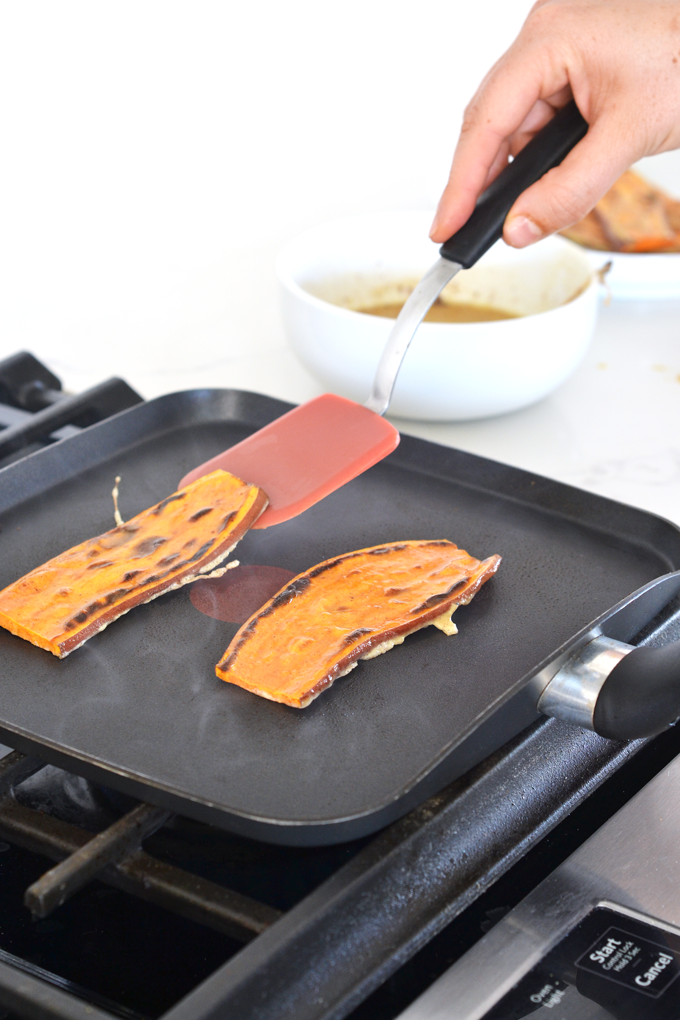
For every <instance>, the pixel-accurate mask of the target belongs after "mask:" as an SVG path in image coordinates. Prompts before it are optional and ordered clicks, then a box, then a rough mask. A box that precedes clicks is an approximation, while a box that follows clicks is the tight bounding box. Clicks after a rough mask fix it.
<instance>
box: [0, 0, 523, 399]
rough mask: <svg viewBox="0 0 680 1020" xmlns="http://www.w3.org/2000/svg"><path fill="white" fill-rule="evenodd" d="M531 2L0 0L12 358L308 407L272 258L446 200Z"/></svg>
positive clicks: (4, 343)
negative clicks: (462, 138) (319, 231)
mask: <svg viewBox="0 0 680 1020" xmlns="http://www.w3.org/2000/svg"><path fill="white" fill-rule="evenodd" d="M529 6H530V5H529V3H528V2H527V0H503V2H479V0H478V2H476V3H474V2H473V3H470V2H462V0H418V2H416V0H343V2H342V3H335V2H334V3H330V2H328V0H286V2H285V3H283V2H280V0H278V2H274V0H260V2H252V0H251V2H247V0H239V2H235V0H221V2H214V0H207V2H205V0H204V2H201V0H198V2H196V0H194V2H188V0H186V2H182V3H178V2H172V0H170V2H168V0H162V2H157V0H116V2H113V0H108V2H101V0H86V2H73V0H59V2H58V3H54V2H53V0H50V2H35V0H7V2H5V3H3V4H2V5H0V144H1V146H2V158H1V159H0V210H1V212H0V357H3V356H5V355H7V354H9V353H11V352H13V351H15V350H17V349H20V348H29V349H30V350H32V351H33V352H34V353H35V354H36V355H37V356H38V357H42V358H45V359H46V360H47V361H48V362H49V363H50V365H51V366H53V367H54V369H55V370H56V371H57V374H61V375H62V377H63V379H64V382H65V384H66V385H68V386H70V387H72V388H74V389H76V388H81V387H82V386H84V385H88V384H90V383H94V382H98V381H101V378H102V374H106V373H107V371H108V373H109V374H121V375H123V376H125V377H126V378H127V379H128V381H129V382H130V383H131V384H132V385H134V386H137V387H138V388H139V389H140V391H141V392H142V393H143V395H144V396H146V397H151V396H154V395H155V394H157V393H160V392H164V391H167V390H169V389H174V388H186V387H188V386H192V385H199V384H206V383H210V382H212V384H213V385H218V386H229V385H235V386H250V387H254V388H257V389H260V390H264V391H266V392H269V393H272V394H274V395H279V396H286V397H288V398H289V399H302V398H304V397H306V396H307V395H308V390H309V386H310V380H309V378H308V377H307V375H306V373H305V372H304V370H302V369H300V377H299V380H298V381H297V385H296V383H295V380H294V379H293V378H291V377H290V372H288V373H287V376H288V379H287V382H286V383H285V385H284V384H282V383H281V382H280V381H279V379H277V375H278V369H277V366H279V367H280V365H281V364H282V359H283V360H284V361H285V359H286V355H285V354H284V353H283V352H284V349H285V341H284V338H283V333H282V330H281V326H280V324H279V320H278V308H277V301H276V285H275V281H274V275H273V262H274V258H275V255H276V252H277V250H278V249H279V248H280V247H281V245H282V244H283V243H284V242H285V241H286V240H287V239H288V238H289V237H291V236H293V235H294V234H296V233H298V232H299V231H300V230H302V229H304V228H305V227H307V226H309V225H312V224H315V223H320V222H323V221H324V220H326V219H329V218H331V217H333V216H336V215H338V214H342V213H346V212H357V211H362V210H370V209H409V208H433V207H434V205H435V204H436V201H437V199H438V196H439V194H440V192H441V189H442V187H443V185H444V183H445V180H446V176H447V172H448V167H449V163H450V158H451V153H452V151H453V146H454V143H455V139H456V136H457V132H458V127H459V124H460V120H461V115H462V111H463V107H464V105H465V102H466V101H467V99H468V98H469V97H470V95H471V94H472V92H473V91H474V89H475V88H476V86H477V84H478V82H479V80H480V79H481V77H482V76H483V74H484V73H485V71H486V70H487V69H488V67H489V65H490V64H491V63H492V61H493V60H495V59H496V58H497V56H499V55H500V53H501V52H502V51H503V50H504V49H505V48H506V47H507V46H508V45H509V43H510V42H511V41H512V39H513V37H514V36H515V34H516V32H517V31H518V30H519V27H520V25H521V23H522V21H523V19H524V17H525V15H526V12H527V11H528V9H529ZM255 350H256V351H257V354H258V356H257V358H256V359H255V361H253V357H252V354H253V352H254V351H255ZM207 370H209V371H207Z"/></svg>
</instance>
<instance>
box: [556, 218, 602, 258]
mask: <svg viewBox="0 0 680 1020" xmlns="http://www.w3.org/2000/svg"><path fill="white" fill-rule="evenodd" d="M560 233H561V234H562V236H563V237H568V238H569V240H570V241H575V242H576V244H581V245H583V247H584V248H595V249H596V251H609V250H610V249H611V245H610V243H609V241H608V240H607V237H606V235H605V232H604V230H603V229H602V224H601V223H600V220H599V219H598V216H597V214H596V212H595V210H594V209H591V210H590V212H589V213H588V215H587V216H584V218H583V219H582V220H579V222H578V223H575V224H574V225H573V227H567V229H566V230H561V231H560Z"/></svg>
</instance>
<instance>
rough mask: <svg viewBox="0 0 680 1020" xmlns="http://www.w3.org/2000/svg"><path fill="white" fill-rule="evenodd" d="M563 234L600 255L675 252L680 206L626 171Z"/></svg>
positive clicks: (679, 241) (636, 175)
mask: <svg viewBox="0 0 680 1020" xmlns="http://www.w3.org/2000/svg"><path fill="white" fill-rule="evenodd" d="M562 234H563V235H564V236H565V237H568V238H569V239H570V240H572V241H576V242H577V244H582V245H584V246H585V247H586V248H595V249H599V250H600V251H622V252H669V251H677V250H678V245H679V243H680V202H677V201H676V200H675V199H673V198H671V197H670V195H667V194H666V193H665V192H664V191H662V190H661V188H657V187H655V186H654V185H653V184H650V183H649V181H646V180H645V179H644V177H641V176H640V175H639V174H637V173H635V171H634V170H626V172H625V173H624V174H622V175H621V176H620V177H619V179H618V180H617V181H616V182H615V183H614V184H613V185H612V187H611V188H610V189H609V191H608V192H607V193H606V195H604V196H603V197H602V198H601V199H600V201H599V202H598V203H597V205H596V206H595V208H594V209H592V210H591V211H590V212H589V213H588V215H587V216H585V217H584V219H582V220H580V221H579V222H578V223H575V224H574V225H573V226H572V227H568V228H567V229H566V230H563V231H562Z"/></svg>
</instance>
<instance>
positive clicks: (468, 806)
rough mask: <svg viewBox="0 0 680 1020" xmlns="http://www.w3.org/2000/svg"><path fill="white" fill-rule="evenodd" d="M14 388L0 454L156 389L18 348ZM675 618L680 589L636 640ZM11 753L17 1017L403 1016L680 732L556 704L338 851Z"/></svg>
mask: <svg viewBox="0 0 680 1020" xmlns="http://www.w3.org/2000/svg"><path fill="white" fill-rule="evenodd" d="M0 401H1V403H0V425H1V426H4V428H3V429H2V430H1V431H0V467H1V466H4V465H5V464H8V463H10V462H12V461H14V460H16V459H17V458H19V457H23V456H26V455H28V454H30V453H31V452H33V451H35V450H36V449H39V448H40V446H41V445H45V444H51V443H53V442H55V441H59V440H60V439H65V438H68V437H69V436H70V435H74V434H75V433H76V431H77V430H79V429H81V428H86V427H88V426H89V425H90V424H92V423H94V422H96V421H100V420H102V419H103V418H105V417H107V416H109V415H111V414H115V413H116V412H118V411H122V410H125V409H126V408H128V407H131V406H133V405H134V404H135V403H138V402H140V401H141V397H139V395H138V394H137V393H135V391H134V390H132V389H131V388H130V387H129V386H127V384H126V383H124V382H122V380H110V381H109V382H108V383H103V384H101V386H98V387H94V388H93V389H92V390H89V391H87V392H86V393H82V394H79V395H77V396H68V395H65V394H63V393H62V391H61V384H60V381H59V379H58V378H57V377H56V376H54V375H53V373H51V372H49V370H48V369H46V368H45V366H43V365H41V364H40V362H38V361H37V360H36V359H34V358H32V357H31V356H30V355H26V354H21V355H17V356H15V357H13V358H10V359H7V360H6V361H5V362H0ZM679 630H680V607H679V606H678V604H677V602H675V603H672V604H671V605H670V606H668V607H667V608H666V610H664V612H663V613H662V614H661V615H660V616H659V617H658V618H657V619H656V620H655V621H654V622H653V623H652V624H651V625H650V626H649V627H648V628H646V630H645V631H644V632H643V633H641V634H640V635H638V637H637V639H636V643H646V644H651V645H655V644H663V643H665V642H666V641H668V640H671V639H675V638H677V636H678V633H679ZM7 752H8V753H7V754H6V755H5V757H4V758H2V760H0V840H2V842H1V843H0V895H1V896H2V903H3V909H2V912H1V913H0V1004H2V1006H3V1007H4V1009H5V1010H7V1012H8V1013H9V1014H11V1015H16V1016H26V1017H40V1018H44V1017H48V1016H49V1017H55V1018H56V1017H63V1018H67V1017H68V1018H71V1017H73V1018H75V1017H76V1016H77V1017H79V1018H80V1017H82V1018H83V1020H85V1017H86V1016H87V1017H89V1018H93V1020H98V1018H102V1020H103V1018H104V1017H110V1016H120V1017H150V1018H155V1017H161V1016H164V1017H168V1018H172V1020H180V1018H181V1020H199V1018H202V1017H205V1018H206V1020H207V1018H208V1017H213V1016H220V1017H222V1016H229V1017H232V1016H233V1017H238V1018H239V1020H250V1018H253V1020H255V1018H257V1020H264V1018H269V1017H271V1018H274V1017H276V1018H277V1020H279V1018H285V1017H290V1018H291V1020H292V1018H295V1020H330V1018H337V1020H340V1018H342V1017H352V1018H354V1020H369V1018H370V1020H382V1018H384V1020H390V1018H393V1017H397V1016H398V1015H399V1014H400V1013H401V1012H402V1011H403V1010H404V1009H405V1008H407V1007H408V1006H409V1005H410V1004H411V1003H413V1002H414V1001H415V1000H416V999H417V998H418V997H419V996H420V995H421V994H422V993H423V992H424V991H425V990H426V989H427V988H428V986H429V985H431V984H432V982H434V981H436V979H437V978H439V977H440V975H441V974H443V973H444V972H445V971H446V970H447V968H449V967H450V966H451V965H452V964H454V963H455V962H456V961H457V960H459V959H461V958H462V957H463V956H464V955H465V954H466V953H467V952H468V951H469V950H470V949H471V948H472V947H474V946H475V945H476V944H477V943H478V942H480V940H481V939H482V938H483V937H484V935H485V934H486V933H487V932H488V931H489V930H490V929H491V928H492V927H494V926H495V925H496V924H498V923H499V922H501V921H502V919H503V918H504V917H505V916H506V915H508V914H509V912H510V911H512V910H513V908H514V907H516V906H517V904H518V903H519V902H520V901H521V900H522V899H523V898H524V897H525V896H526V895H527V894H528V893H530V892H531V891H532V890H533V889H535V888H536V886H537V885H538V884H539V883H540V882H541V881H542V880H543V879H544V878H546V877H547V876H549V875H550V874H551V873H552V872H553V871H554V870H555V869H556V868H558V867H559V865H560V864H561V863H562V862H563V861H564V860H565V859H566V858H567V857H568V856H569V855H570V854H571V853H572V852H573V851H574V850H576V849H577V848H578V847H579V846H581V844H583V842H584V841H585V840H587V839H588V837H589V836H591V835H592V834H593V833H594V832H595V831H596V830H597V829H598V828H599V827H600V826H601V825H602V823H603V822H604V821H606V820H607V819H608V818H610V817H611V816H612V815H614V814H615V812H616V811H617V810H618V809H620V808H621V807H622V806H624V805H625V804H626V803H627V802H628V800H629V799H630V798H631V797H632V796H633V794H635V793H636V792H637V791H639V790H640V789H641V788H642V787H643V786H645V784H646V783H648V782H649V781H650V780H651V779H652V778H653V777H654V776H655V775H656V774H657V773H659V772H660V771H661V770H662V769H663V768H664V767H665V766H666V765H667V764H668V763H669V762H670V761H672V759H673V758H675V757H676V755H678V754H680V732H678V731H677V730H676V729H671V730H669V731H667V732H666V733H664V734H662V735H661V736H659V737H656V738H654V739H652V740H637V741H632V742H629V743H619V742H615V741H609V740H604V739H602V738H601V737H599V736H597V735H595V734H594V733H592V732H588V731H584V730H581V729H579V728H577V727H573V726H569V725H566V724H563V723H560V722H559V721H557V720H555V719H543V720H540V721H539V722H537V723H536V724H535V725H533V726H532V727H530V728H529V729H528V730H526V731H524V732H523V733H521V734H520V735H519V736H518V737H516V738H515V739H514V740H513V741H511V742H510V743H509V744H506V745H505V746H504V747H502V748H501V749H500V750H499V751H497V752H496V753H495V754H493V755H492V756H491V757H489V758H487V759H486V760H484V761H483V762H482V763H481V764H480V765H478V766H476V767H475V768H474V769H473V770H472V771H471V772H468V773H467V774H466V775H465V776H463V777H462V778H460V779H458V780H456V781H455V782H453V783H451V784H450V785H449V786H448V787H446V788H445V789H444V790H442V791H441V792H439V793H437V794H436V795H435V796H433V797H431V798H430V799H429V800H427V801H425V802H424V803H423V804H421V805H420V806H418V807H416V808H415V809H414V810H412V811H411V812H410V813H409V814H408V815H406V816H405V817H404V818H401V819H400V820H398V821H397V822H394V823H393V824H391V825H389V826H388V827H387V828H385V829H383V830H382V831H381V832H379V833H378V834H377V835H372V836H366V837H363V838H361V839H356V840H353V841H351V842H345V843H340V844H336V845H334V846H324V847H314V846H313V847H282V846H272V845H270V844H268V843H265V842H260V841H258V840H255V839H249V838H245V837H241V836H235V835H231V834H229V833H225V832H223V831H221V830H219V829H216V828H213V827H212V826H209V825H207V824H204V823H202V822H198V821H195V820H192V819H189V818H185V817H182V816H180V815H171V814H170V813H169V812H168V811H167V810H164V809H162V808H158V807H155V806H153V805H149V804H144V803H140V802H139V801H135V800H132V799H131V798H129V797H126V796H125V795H123V794H121V793H120V792H117V791H114V790H111V789H108V788H107V787H104V786H101V785H97V784H94V783H91V782H89V781H88V780H86V779H84V778H83V777H81V776H78V775H74V774H72V773H70V772H66V771H64V770H63V769H60V768H57V767H55V765H54V764H47V763H46V762H44V761H42V760H40V759H39V758H34V757H30V756H27V755H24V754H21V753H19V752H18V751H12V750H11V749H10V748H8V749H7ZM54 862H56V865H55V864H54ZM485 979H486V980H487V981H488V982H490V983H492V982H493V974H492V973H488V974H487V975H486V978H485ZM451 1016H452V1017H454V1016H456V1013H455V1011H452V1012H451Z"/></svg>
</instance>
